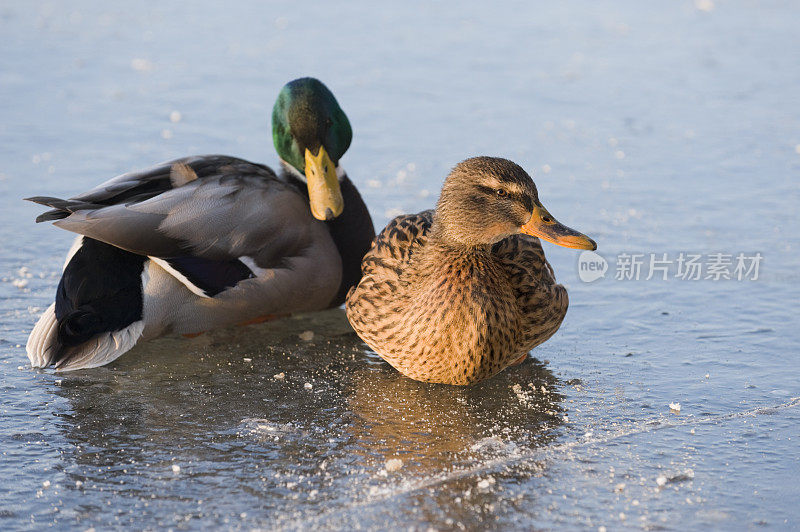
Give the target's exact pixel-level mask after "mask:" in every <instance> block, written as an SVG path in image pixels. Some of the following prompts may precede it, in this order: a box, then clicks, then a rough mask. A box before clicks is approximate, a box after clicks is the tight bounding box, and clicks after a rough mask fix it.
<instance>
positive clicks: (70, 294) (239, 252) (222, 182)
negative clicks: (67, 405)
mask: <svg viewBox="0 0 800 532" xmlns="http://www.w3.org/2000/svg"><path fill="white" fill-rule="evenodd" d="M272 136H273V140H274V143H275V148H276V150H277V152H278V155H279V156H280V158H281V163H282V165H283V167H284V171H283V172H282V175H277V174H276V173H275V172H273V171H272V170H271V169H269V168H268V167H266V166H264V165H261V164H255V163H251V162H248V161H244V160H242V159H237V158H235V157H228V156H223V155H202V156H195V157H186V158H183V159H178V160H175V161H171V162H168V163H164V164H161V165H158V166H155V167H153V168H150V169H147V170H144V171H141V172H133V173H128V174H124V175H121V176H119V177H116V178H114V179H112V180H110V181H107V182H106V183H104V184H102V185H100V186H98V187H97V188H94V189H92V190H90V191H88V192H86V193H84V194H81V195H79V196H75V197H74V198H72V199H69V200H60V199H56V198H48V197H36V198H30V200H31V201H34V202H36V203H40V204H42V205H47V206H48V207H52V209H53V210H50V211H47V212H46V213H44V214H42V215H41V216H39V217H38V218H37V219H36V221H37V222H41V221H49V220H57V221H56V222H55V224H54V225H56V226H58V227H61V228H62V229H67V230H69V231H73V232H75V233H78V234H79V235H82V236H80V237H78V239H77V240H76V242H75V244H74V245H73V247H72V249H71V250H70V252H69V255H68V257H67V261H66V264H65V266H64V272H63V275H62V277H61V281H60V282H59V284H58V289H57V292H56V298H55V303H54V304H53V305H50V307H49V308H48V309H47V310H46V311H45V312H44V314H43V315H42V316H41V318H40V319H39V322H38V323H37V324H36V326H35V327H34V329H33V332H31V335H30V338H29V339H28V344H27V351H28V357H29V358H30V360H31V364H32V365H33V366H35V367H46V366H49V365H55V366H56V367H57V368H58V369H61V370H73V369H80V368H91V367H96V366H101V365H103V364H107V363H109V362H111V361H112V360H114V359H116V358H117V357H119V356H120V355H122V354H123V353H125V352H126V351H128V350H129V349H130V348H131V347H133V345H134V344H135V343H136V342H137V341H139V340H140V339H148V338H152V337H155V336H159V335H161V334H165V333H181V334H193V333H199V332H202V331H206V330H209V329H212V328H215V327H222V326H227V325H231V324H237V323H243V322H248V321H254V320H256V319H258V318H260V317H263V316H267V315H271V314H278V313H291V312H300V311H310V310H321V309H325V308H328V307H333V306H337V305H340V304H341V303H343V302H344V296H345V294H346V293H347V290H348V289H349V288H350V287H351V286H353V285H354V284H355V283H357V282H358V279H359V278H360V277H361V272H360V263H361V258H362V257H363V256H364V253H365V252H366V251H367V249H369V245H370V242H371V241H372V239H373V237H374V236H375V231H374V229H373V226H372V220H371V219H370V216H369V213H368V212H367V208H366V206H365V205H364V202H363V201H362V199H361V196H360V195H359V193H358V191H357V190H356V188H355V186H354V185H353V184H352V183H351V182H350V180H349V179H348V178H347V175H346V174H345V172H344V170H343V169H342V168H341V166H339V160H340V158H341V157H342V155H344V153H345V151H347V148H348V147H349V145H350V140H351V137H352V133H351V129H350V123H349V122H348V120H347V117H346V116H345V114H344V112H343V111H342V109H341V108H340V107H339V104H338V103H337V102H336V99H335V98H334V96H333V94H332V93H331V92H330V91H329V90H328V88H327V87H325V85H323V84H322V83H321V82H319V81H318V80H316V79H313V78H302V79H298V80H295V81H292V82H290V83H288V84H287V85H286V86H284V87H283V89H282V90H281V92H280V94H279V96H278V99H277V102H276V103H275V107H274V109H273V112H272Z"/></svg>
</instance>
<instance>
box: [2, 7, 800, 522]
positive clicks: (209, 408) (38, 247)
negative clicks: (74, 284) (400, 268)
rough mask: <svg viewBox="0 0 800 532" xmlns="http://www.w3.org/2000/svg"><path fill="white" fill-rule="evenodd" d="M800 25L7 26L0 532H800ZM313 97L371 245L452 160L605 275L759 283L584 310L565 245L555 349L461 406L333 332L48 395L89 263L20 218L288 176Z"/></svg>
mask: <svg viewBox="0 0 800 532" xmlns="http://www.w3.org/2000/svg"><path fill="white" fill-rule="evenodd" d="M798 17H800V8H798V6H796V5H794V4H791V3H773V4H764V3H759V4H758V5H756V4H750V3H746V2H740V1H735V0H734V1H730V2H708V1H705V2H697V1H694V0H686V1H677V2H663V3H658V4H654V3H650V2H633V1H631V2H596V3H586V2H581V3H571V2H567V3H558V2H550V3H534V4H530V3H514V4H511V3H509V4H503V5H497V6H492V8H491V9H489V8H488V7H487V5H486V4H485V3H480V2H461V3H460V4H459V7H458V9H453V8H452V5H450V4H448V3H441V4H438V3H420V4H416V5H408V4H406V3H398V4H392V5H389V4H382V5H380V6H376V5H372V4H369V3H352V4H351V3H341V4H340V5H337V8H336V10H333V11H332V10H330V9H328V4H323V3H319V2H314V1H311V2H300V3H298V2H270V3H262V2H240V3H235V4H233V5H228V4H224V5H223V4H221V3H213V2H201V3H198V4H193V7H192V8H191V9H188V8H186V7H185V6H182V5H181V4H170V3H163V2H145V3H138V4H137V7H136V9H130V6H128V5H126V4H119V5H117V4H114V3H108V2H99V1H93V0H87V1H86V2H80V3H74V2H70V3H59V2H39V1H32V2H17V3H5V4H4V5H3V6H1V7H0V29H2V34H3V53H2V54H0V161H2V168H0V197H2V198H4V200H3V201H4V203H3V208H2V209H0V236H1V237H2V239H1V240H0V241H1V242H2V244H3V253H2V254H0V316H1V317H2V319H0V368H1V371H0V387H1V388H2V390H0V391H2V394H1V395H0V397H2V399H0V412H2V415H3V423H2V424H1V425H0V441H2V446H0V452H1V453H2V455H0V456H1V457H0V478H2V479H3V480H4V482H3V484H2V486H1V487H0V529H4V530H5V529H9V530H14V529H35V530H39V529H45V528H48V527H51V528H59V529H73V530H87V529H90V528H95V529H97V530H105V529H112V528H114V529H116V528H120V527H128V528H136V529H175V530H184V529H224V530H228V529H234V530H235V529H245V530H251V529H292V530H307V529H310V528H318V529H345V530H350V529H355V528H362V529H388V528H397V529H409V528H411V529H416V530H427V529H428V528H433V529H437V530H450V529H459V528H468V529H514V530H516V529H522V530H529V529H566V530H573V529H589V530H600V529H608V530H618V529H660V530H670V529H673V530H686V529H736V528H759V527H762V526H771V527H773V528H776V529H796V528H798V527H800V508H798V506H797V505H796V504H791V503H789V502H787V501H795V500H800V488H799V487H798V483H797V477H798V474H800V470H799V469H798V463H800V446H798V445H797V440H798V438H800V436H799V435H798V429H797V427H798V426H800V400H799V399H798V397H800V384H798V379H797V370H798V367H800V361H798V353H800V336H798V335H799V334H800V333H799V332H798V328H797V322H798V313H797V304H796V302H797V301H798V300H799V299H800V283H798V282H797V281H798V276H797V253H798V250H800V235H798V229H797V228H798V227H800V219H799V217H798V207H797V206H798V205H800V182H798V180H797V175H798V171H800V157H798V153H800V151H799V150H800V148H799V147H798V146H800V136H799V135H798V124H800V105H799V102H798V100H797V98H798V96H797V94H798V93H797V87H798V86H800V62H798V61H797V57H796V53H795V51H796V50H798V49H800V41H798V39H800V37H799V36H798V32H797V28H796V26H797V23H796V21H797V20H798ZM301 75H315V76H317V77H319V78H321V79H323V80H324V81H325V82H326V83H327V84H328V85H329V86H330V87H331V89H332V90H333V91H334V93H335V94H336V96H337V98H338V100H339V102H340V103H341V104H342V106H343V108H344V109H345V110H346V112H347V113H348V116H349V117H350V119H351V122H352V124H353V129H354V138H353V144H352V147H351V149H350V150H349V151H348V153H347V154H346V156H345V157H344V159H343V166H344V167H345V168H346V169H347V171H348V174H349V175H350V177H351V178H352V179H353V180H354V181H355V183H356V184H357V185H358V186H359V189H360V190H361V192H362V193H363V195H364V197H365V199H366V201H367V203H368V204H369V206H370V209H371V212H372V214H373V217H374V220H375V222H376V225H378V226H379V228H380V227H382V226H383V225H384V224H385V223H386V222H387V221H388V218H389V217H391V216H394V215H395V214H398V213H401V212H408V211H419V210H422V209H426V208H430V207H431V206H433V205H434V203H435V201H436V197H437V194H438V190H439V188H440V185H441V181H442V179H443V178H444V176H445V175H446V173H447V171H448V170H449V169H450V168H451V167H452V166H453V164H455V163H456V162H457V161H459V160H461V159H463V158H465V157H467V156H471V155H478V154H491V155H500V156H505V157H509V158H511V159H513V160H515V161H517V162H519V163H520V164H522V165H523V166H524V167H525V168H527V169H528V170H529V171H531V172H532V175H533V176H534V179H535V180H536V183H537V186H538V189H539V193H540V197H541V199H542V202H543V203H544V205H545V206H546V207H548V209H550V210H551V212H553V214H554V215H556V216H557V217H558V219H559V220H560V221H562V222H564V223H566V224H568V225H570V226H572V227H575V228H576V229H579V230H581V231H584V232H586V233H587V234H589V235H591V236H592V237H593V238H595V239H596V240H597V242H598V244H599V249H598V251H599V252H600V253H601V254H602V255H603V256H604V257H606V258H607V259H609V260H611V259H612V258H613V257H615V256H616V255H617V254H619V253H621V252H637V251H638V252H643V253H650V252H652V253H658V254H660V253H669V254H671V255H672V256H674V255H675V254H676V253H678V252H681V251H683V252H703V253H713V252H725V253H729V252H730V253H736V252H739V251H741V252H748V253H751V252H757V251H760V252H761V253H762V254H763V255H764V270H763V272H762V277H761V278H760V279H759V280H758V281H756V282H750V283H737V282H728V283H723V282H707V281H698V282H686V281H680V280H670V281H663V282H662V281H658V280H656V279H654V280H652V281H648V282H643V281H638V282H637V281H629V282H622V281H614V280H613V279H612V277H613V273H614V271H613V269H609V272H608V274H607V276H606V278H605V279H602V280H598V281H597V282H595V283H589V284H587V283H582V282H581V281H580V280H579V278H578V276H577V266H576V264H577V254H576V253H575V252H574V251H572V250H566V249H561V248H556V247H555V246H551V245H547V244H546V245H545V251H546V253H547V255H548V258H549V259H550V261H551V263H552V265H553V267H554V270H555V272H556V276H557V277H558V279H559V280H560V281H561V282H563V283H565V284H566V285H567V287H568V289H569V293H570V310H569V313H568V314H567V317H566V320H565V322H564V324H563V326H562V328H561V329H560V330H559V332H558V333H557V334H556V335H555V336H554V337H553V338H552V339H551V340H549V341H548V342H547V343H545V344H543V345H542V346H540V347H538V348H537V349H536V350H534V351H533V353H532V357H531V358H530V359H529V360H528V361H526V362H525V363H523V364H521V365H520V366H516V367H514V368H511V369H509V370H508V371H506V372H504V373H503V374H501V375H499V376H497V377H496V378H494V379H492V380H490V381H487V382H485V383H482V384H479V385H477V386H474V387H471V388H452V387H448V386H437V385H426V384H422V383H417V382H414V381H410V380H408V379H405V378H403V377H402V376H400V375H398V374H397V372H395V371H394V370H393V369H391V368H390V367H389V366H388V365H386V364H385V363H383V362H382V361H381V360H380V359H379V358H378V357H376V356H375V355H374V354H371V353H369V352H368V351H367V350H366V348H365V346H364V345H363V344H362V343H361V342H360V341H359V340H358V338H357V337H356V336H355V335H354V334H353V333H352V331H351V330H350V329H349V327H348V326H347V324H346V321H345V319H344V316H343V313H342V311H341V310H336V311H332V312H327V313H322V314H319V315H304V316H298V317H293V318H289V319H285V320H280V321H276V322H273V323H266V324H262V325H258V326H251V327H247V328H239V329H234V330H230V331H218V332H215V333H213V334H207V335H202V336H200V337H198V338H195V339H193V340H186V339H182V338H165V339H162V340H159V341H156V342H152V343H149V344H144V345H141V346H139V347H137V348H135V349H134V350H133V351H132V352H131V353H129V354H127V355H125V356H123V357H122V358H120V359H119V360H118V361H117V362H115V363H114V364H113V365H111V366H109V367H106V368H98V369H96V370H91V371H85V372H77V373H71V374H65V375H57V374H53V373H51V372H47V371H45V372H37V371H33V370H31V369H29V368H28V367H27V360H26V357H25V354H24V348H23V347H22V346H23V345H24V343H25V340H26V336H27V333H28V331H30V329H31V327H32V326H33V323H34V322H35V320H36V318H37V315H38V313H39V312H41V310H42V309H43V308H46V307H47V306H48V305H49V304H50V303H51V302H52V298H53V294H54V291H55V288H56V285H57V283H58V278H59V274H60V271H61V265H62V261H63V256H64V254H65V253H66V251H67V249H68V248H69V246H70V242H71V240H72V237H71V235H68V234H66V233H64V232H63V231H60V230H58V229H55V228H52V227H49V226H47V225H39V226H37V225H35V224H34V223H33V219H34V218H35V216H36V215H37V214H39V213H40V212H41V210H40V209H39V208H38V207H36V206H33V205H29V204H26V203H24V202H22V201H20V198H22V197H28V196H33V195H39V194H49V195H55V196H65V197H68V196H71V195H74V194H76V193H78V192H80V191H83V190H86V189H88V188H90V187H92V186H95V185H96V184H98V183H100V182H102V181H104V180H105V179H107V178H109V177H112V176H114V175H116V174H119V173H121V172H124V171H128V170H131V169H135V168H142V167H145V166H148V165H150V164H152V163H155V162H157V161H162V160H166V159H169V158H173V157H179V156H183V155H187V154H191V153H229V154H232V155H238V156H241V157H245V158H248V159H252V160H255V161H262V162H265V163H267V164H270V165H272V166H273V167H274V166H275V165H276V162H277V157H276V156H275V154H274V148H273V147H272V141H271V138H270V135H269V132H268V130H267V124H268V120H269V113H270V111H271V106H272V103H273V99H274V96H275V93H276V92H277V90H278V89H279V88H280V87H281V85H282V84H283V83H285V82H286V81H288V80H289V79H292V78H294V77H298V76H301ZM176 113H177V114H176ZM19 285H23V286H19ZM308 331H311V332H312V333H313V335H312V336H311V337H310V338H309V340H308V341H307V340H305V339H304V337H303V336H301V335H304V334H306V333H307V332H308ZM306 336H307V335H306ZM306 383H308V384H310V385H311V389H310V390H307V389H306V388H305V384H306ZM670 403H679V404H680V405H681V407H682V408H681V414H680V415H678V416H676V415H674V414H672V413H670V411H669V409H668V405H669V404H670ZM394 460H397V461H402V467H401V468H399V469H397V470H395V471H392V472H389V471H388V469H389V468H388V467H387V466H388V465H389V464H390V463H392V464H396V463H397V462H394ZM173 466H175V467H178V468H180V470H179V472H178V473H177V474H176V473H174V472H173ZM660 479H663V481H662V484H661V485H659V484H660V483H659V480H660Z"/></svg>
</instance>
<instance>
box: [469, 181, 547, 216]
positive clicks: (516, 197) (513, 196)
mask: <svg viewBox="0 0 800 532" xmlns="http://www.w3.org/2000/svg"><path fill="white" fill-rule="evenodd" d="M475 186H476V187H477V188H478V190H480V191H481V192H483V193H484V194H491V195H493V196H495V195H497V192H496V191H495V189H493V188H492V187H487V186H484V185H475ZM505 197H506V198H508V199H510V200H512V201H516V202H518V203H520V204H521V205H522V206H523V207H525V208H526V209H527V210H529V211H532V210H533V201H532V200H531V198H530V196H528V195H527V194H523V193H521V192H509V193H508V195H507V196H505Z"/></svg>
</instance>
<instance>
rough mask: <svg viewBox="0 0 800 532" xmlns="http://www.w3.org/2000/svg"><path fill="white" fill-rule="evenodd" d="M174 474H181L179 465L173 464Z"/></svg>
mask: <svg viewBox="0 0 800 532" xmlns="http://www.w3.org/2000/svg"><path fill="white" fill-rule="evenodd" d="M172 472H173V473H180V472H181V466H179V465H178V464H172Z"/></svg>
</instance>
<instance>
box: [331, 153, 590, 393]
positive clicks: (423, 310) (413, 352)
mask: <svg viewBox="0 0 800 532" xmlns="http://www.w3.org/2000/svg"><path fill="white" fill-rule="evenodd" d="M528 235H529V236H528ZM536 237H541V238H544V239H545V240H549V241H550V242H553V243H555V244H558V245H561V246H566V247H571V248H577V249H596V248H597V246H596V245H595V243H594V242H593V241H592V240H591V239H590V238H588V237H587V236H585V235H583V234H581V233H578V232H577V231H574V230H572V229H570V228H568V227H565V226H563V225H561V224H560V223H558V222H557V221H556V220H555V219H553V217H552V216H551V215H550V213H548V212H547V210H546V209H545V208H544V207H543V206H542V204H541V203H540V202H539V197H538V195H537V192H536V186H535V185H534V184H533V181H532V180H531V178H530V176H528V174H527V173H525V171H524V170H523V169H522V168H520V167H519V166H517V165H516V164H514V163H513V162H511V161H508V160H506V159H497V158H493V157H476V158H474V159H467V160H466V161H464V162H462V163H460V164H458V165H457V166H456V167H455V168H454V169H453V171H452V172H451V173H450V175H449V176H448V177H447V179H446V180H445V183H444V187H443V188H442V194H441V196H440V198H439V202H438V204H437V206H436V210H435V211H424V212H421V213H419V214H414V215H408V216H399V217H397V218H395V219H394V220H393V221H392V222H391V223H390V224H389V225H388V226H387V227H386V229H384V230H383V232H381V234H380V235H378V237H377V238H376V239H375V242H374V243H373V245H372V248H371V249H370V250H369V252H367V254H366V256H365V257H364V261H363V263H362V272H363V276H362V278H361V281H360V282H359V283H358V285H356V286H355V287H354V288H353V289H352V290H351V291H350V293H349V294H348V295H347V318H348V319H349V320H350V324H351V325H352V326H353V328H354V329H355V330H356V332H357V333H358V335H359V336H360V337H361V338H362V339H363V340H364V341H365V342H366V343H367V345H369V346H370V347H371V348H372V349H374V350H375V352H377V353H378V354H379V355H380V356H381V357H383V358H384V359H385V360H386V361H387V362H389V364H391V365H392V366H394V367H395V368H396V369H397V370H398V371H400V372H401V373H403V374H404V375H406V376H408V377H411V378H412V379H417V380H421V381H427V382H441V383H447V384H471V383H474V382H477V381H480V380H482V379H486V378H488V377H491V376H492V375H494V374H496V373H498V372H499V371H501V370H503V369H504V368H506V367H507V366H509V365H511V364H514V363H515V362H517V361H519V360H520V359H521V358H524V357H525V356H526V354H527V353H528V351H530V350H531V349H533V348H534V347H535V346H537V345H539V344H541V343H542V342H544V341H545V340H547V339H548V338H550V337H551V336H552V335H553V334H554V333H555V332H556V330H558V327H559V325H561V321H562V320H563V319H564V315H565V314H566V312H567V303H568V300H567V291H566V290H565V289H564V287H563V286H561V285H560V284H556V281H555V278H554V277H553V269H552V268H551V267H550V264H548V262H547V260H546V259H545V258H544V252H543V251H542V246H541V245H540V243H539V239H538V238H536Z"/></svg>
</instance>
